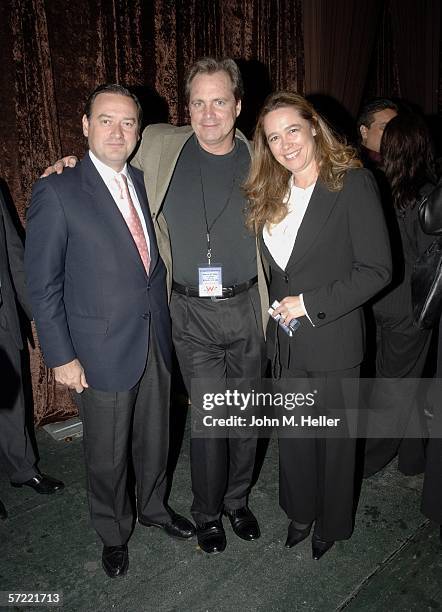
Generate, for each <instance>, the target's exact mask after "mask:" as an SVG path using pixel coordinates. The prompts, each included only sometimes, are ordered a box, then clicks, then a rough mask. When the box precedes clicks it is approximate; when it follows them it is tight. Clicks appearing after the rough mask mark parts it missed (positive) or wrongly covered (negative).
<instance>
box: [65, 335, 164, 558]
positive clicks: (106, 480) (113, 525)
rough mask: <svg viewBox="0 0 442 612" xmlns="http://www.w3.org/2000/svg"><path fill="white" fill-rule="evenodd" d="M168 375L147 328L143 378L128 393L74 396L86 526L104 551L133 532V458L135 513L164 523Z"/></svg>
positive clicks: (92, 392) (95, 392)
mask: <svg viewBox="0 0 442 612" xmlns="http://www.w3.org/2000/svg"><path fill="white" fill-rule="evenodd" d="M169 398H170V374H169V371H168V370H167V368H166V366H165V364H164V361H163V358H162V356H161V353H160V350H159V347H158V346H157V341H156V338H155V335H154V333H153V327H152V326H151V334H150V343H149V355H148V360H147V364H146V368H145V370H144V373H143V376H142V378H141V379H140V381H139V382H138V384H137V385H135V387H133V388H132V389H130V390H129V391H124V392H119V393H112V392H106V391H99V390H97V389H92V388H90V387H89V388H87V389H85V390H84V391H83V392H82V393H81V394H80V395H77V396H76V399H77V400H78V403H79V406H80V415H81V418H82V421H83V443H84V453H85V461H86V476H87V489H88V500H89V510H90V515H91V522H92V525H93V527H94V528H95V530H96V531H97V533H98V535H99V536H100V538H101V540H102V541H103V544H104V545H105V546H117V545H120V544H125V543H126V542H127V540H128V539H129V536H130V534H131V531H132V526H133V516H132V510H131V504H130V497H129V493H128V490H127V470H128V463H129V460H130V454H132V460H133V466H134V470H135V477H136V497H137V513H138V516H140V517H143V518H144V519H145V520H147V521H151V522H154V523H163V522H167V521H168V520H169V514H168V512H167V510H166V508H165V502H164V496H165V493H166V466H167V456H168V444H169Z"/></svg>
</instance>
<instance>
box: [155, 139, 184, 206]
mask: <svg viewBox="0 0 442 612" xmlns="http://www.w3.org/2000/svg"><path fill="white" fill-rule="evenodd" d="M192 135H193V130H192V129H191V128H189V131H186V132H183V131H178V130H177V131H176V132H172V133H170V134H166V135H165V136H164V143H163V146H162V148H161V154H160V155H159V156H158V154H157V156H158V158H159V161H158V172H157V180H156V181H155V182H154V183H153V184H154V185H155V186H156V189H155V193H154V194H153V197H154V201H153V205H154V209H155V210H154V212H155V213H158V211H159V210H160V208H161V205H162V203H163V200H164V196H165V195H166V192H167V189H168V187H169V185H170V181H171V179H172V175H173V172H174V170H175V166H176V163H177V160H178V157H179V156H180V154H181V151H182V149H183V147H184V145H185V144H186V142H187V141H188V140H189V138H190V137H191V136H192Z"/></svg>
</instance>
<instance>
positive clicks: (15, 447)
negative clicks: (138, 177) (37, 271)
mask: <svg viewBox="0 0 442 612" xmlns="http://www.w3.org/2000/svg"><path fill="white" fill-rule="evenodd" d="M17 300H18V302H19V303H20V306H21V307H22V309H23V310H24V312H25V313H26V314H27V316H28V317H29V318H31V311H30V308H29V306H28V304H27V297H26V291H25V280H24V268H23V244H22V242H21V240H20V238H19V236H18V234H17V231H16V229H15V227H14V225H13V223H12V219H11V217H10V215H9V212H8V209H7V206H6V202H5V199H4V196H3V193H2V191H1V189H0V372H1V373H2V388H1V403H0V460H1V463H2V464H4V467H5V470H6V473H7V475H8V477H9V478H10V480H11V484H12V485H13V486H15V487H22V486H29V487H32V488H33V489H34V490H35V491H36V492H37V493H42V494H50V493H55V492H56V491H58V490H61V489H63V487H64V484H63V483H62V482H60V481H59V480H55V479H53V478H50V477H49V476H45V475H43V474H40V472H39V470H38V468H37V467H36V457H35V453H34V449H33V448H32V444H31V441H30V439H29V434H28V432H27V429H26V425H25V400H24V394H23V386H22V363H21V352H22V350H23V339H22V334H21V331H20V321H19V315H18V311H17ZM6 516H7V513H6V509H5V507H4V506H3V504H2V503H1V502H0V518H6Z"/></svg>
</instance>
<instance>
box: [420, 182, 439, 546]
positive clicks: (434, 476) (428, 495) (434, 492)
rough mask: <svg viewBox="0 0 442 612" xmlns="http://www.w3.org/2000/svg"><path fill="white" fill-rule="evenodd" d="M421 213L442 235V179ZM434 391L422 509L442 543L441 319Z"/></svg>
mask: <svg viewBox="0 0 442 612" xmlns="http://www.w3.org/2000/svg"><path fill="white" fill-rule="evenodd" d="M419 212H420V221H421V225H422V229H423V230H424V231H425V232H427V233H428V234H433V238H434V235H436V236H442V179H441V180H439V183H438V185H437V186H436V188H435V189H434V190H433V191H432V192H431V193H430V194H429V195H428V198H427V199H426V201H425V203H423V205H422V207H421V209H420V211H419ZM441 315H442V313H441ZM432 391H433V392H432V396H433V398H434V418H433V423H432V427H431V430H430V439H429V441H428V447H427V461H426V466H425V477H424V488H423V492H422V512H423V514H425V516H427V517H428V518H429V519H431V520H432V521H436V523H438V524H439V525H440V533H439V537H440V541H441V544H442V407H441V397H442V318H441V320H440V321H439V344H438V353H437V369H436V376H435V378H434V386H433V390H432Z"/></svg>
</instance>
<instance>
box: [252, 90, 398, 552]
mask: <svg viewBox="0 0 442 612" xmlns="http://www.w3.org/2000/svg"><path fill="white" fill-rule="evenodd" d="M254 143H255V155H254V158H253V161H252V166H251V170H250V174H249V178H248V181H247V183H246V186H245V189H246V192H247V195H248V197H249V200H250V210H249V215H248V222H249V225H250V227H251V228H253V229H254V230H255V232H257V234H258V235H259V238H260V242H261V247H262V253H263V256H264V258H265V259H266V260H267V262H268V263H269V266H270V273H271V279H270V301H271V303H272V302H273V301H274V300H278V301H279V302H280V306H279V307H277V308H276V310H275V313H276V314H280V315H281V318H282V320H283V321H284V322H285V323H287V324H288V323H289V322H290V321H291V320H292V319H294V318H297V319H299V322H300V327H299V328H298V329H297V330H296V331H295V332H294V335H293V336H292V337H289V335H287V334H286V333H285V332H284V330H283V329H282V328H281V327H280V326H279V325H278V324H277V323H276V322H275V321H274V320H272V319H271V320H270V322H269V326H268V329H267V338H268V340H267V346H268V356H269V357H270V358H271V359H272V362H273V371H274V376H275V377H276V378H282V379H287V378H301V379H312V380H314V383H313V382H312V385H313V387H314V388H315V389H319V394H318V395H319V397H320V403H321V406H320V409H321V412H320V414H321V415H322V414H328V415H336V414H338V415H339V416H340V417H342V416H343V411H342V409H341V408H342V405H343V402H345V401H346V400H347V399H348V398H347V397H344V394H343V387H342V384H341V383H342V381H343V380H344V379H355V378H356V379H357V378H358V376H359V366H360V363H361V361H362V358H363V354H364V324H363V313H362V308H361V306H362V305H363V304H364V303H365V302H366V301H367V300H368V299H369V298H371V297H372V296H373V295H375V294H376V293H377V292H378V291H379V290H380V289H382V288H383V287H384V286H385V285H386V284H387V283H388V282H389V280H390V268H391V262H390V250H389V242H388V237H387V230H386V226H385V223H384V217H383V213H382V209H381V206H380V202H379V198H378V193H377V187H376V184H375V181H374V179H373V176H372V175H371V173H370V172H369V171H367V170H365V169H363V168H361V167H360V166H361V164H360V162H359V161H358V160H357V159H356V156H355V152H354V151H353V149H351V148H350V147H347V146H345V145H344V144H342V143H341V142H339V141H338V140H337V138H336V137H335V136H334V135H333V133H332V131H331V130H330V128H329V127H328V126H327V125H326V123H325V121H324V120H323V119H322V118H321V117H320V116H319V115H318V114H317V113H316V111H315V109H314V108H313V107H312V106H311V104H310V103H309V102H308V101H307V100H306V99H305V98H303V97H302V96H300V95H298V94H294V93H288V92H281V93H276V94H273V95H271V96H270V97H269V98H268V99H267V100H266V102H265V103H264V107H263V109H262V111H261V114H260V116H259V119H258V123H257V127H256V132H255V139H254ZM288 386H289V387H290V386H291V387H292V388H291V390H292V391H293V385H292V384H291V383H288ZM353 388H354V386H353ZM324 398H325V400H324ZM353 400H354V401H356V400H357V397H353ZM353 408H354V404H353ZM341 431H342V430H341ZM325 435H327V432H325ZM279 452H280V504H281V506H282V508H283V509H284V510H285V512H286V513H287V516H288V517H289V519H290V521H291V522H290V524H289V528H288V535H287V541H286V546H287V547H289V548H291V547H292V546H295V545H296V544H298V543H299V542H301V541H302V540H304V539H305V538H307V537H308V535H309V534H310V531H311V527H312V525H313V523H314V524H315V526H314V531H313V536H312V553H313V558H314V559H319V558H320V557H322V555H323V554H324V553H326V552H327V551H328V550H329V549H330V548H331V546H333V543H334V541H335V540H342V539H346V538H349V537H350V535H351V533H352V529H353V504H354V472H355V438H354V437H350V436H348V435H347V436H346V437H345V438H336V437H330V436H329V437H323V438H312V437H310V438H303V439H300V438H291V439H290V438H287V437H284V434H283V432H282V433H281V432H280V437H279Z"/></svg>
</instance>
